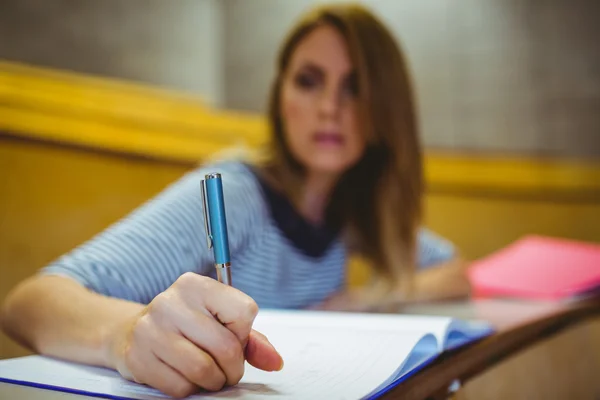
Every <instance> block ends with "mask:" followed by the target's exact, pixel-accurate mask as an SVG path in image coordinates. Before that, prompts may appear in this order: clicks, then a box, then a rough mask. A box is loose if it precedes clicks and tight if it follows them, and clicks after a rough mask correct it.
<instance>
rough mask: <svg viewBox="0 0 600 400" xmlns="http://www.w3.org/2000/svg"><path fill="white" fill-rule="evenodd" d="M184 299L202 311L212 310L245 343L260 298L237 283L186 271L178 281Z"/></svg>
mask: <svg viewBox="0 0 600 400" xmlns="http://www.w3.org/2000/svg"><path fill="white" fill-rule="evenodd" d="M174 285H176V286H177V287H178V288H181V294H182V296H183V300H184V301H185V302H186V303H187V304H188V305H189V306H190V307H191V308H192V309H195V310H198V311H202V310H203V309H206V310H208V311H209V312H210V313H211V314H212V315H214V316H215V318H216V319H217V320H218V321H220V322H221V323H222V324H223V325H225V326H226V327H227V329H229V330H231V332H233V333H234V334H235V335H236V336H237V338H238V339H239V340H240V342H242V344H243V345H245V343H246V341H247V340H248V335H249V334H250V330H251V329H252V324H253V322H254V318H256V315H257V314H258V306H257V304H256V302H255V301H254V300H253V299H252V298H251V297H249V296H248V295H246V294H245V293H243V292H241V291H240V290H238V289H235V288H234V287H231V286H228V285H224V284H222V283H220V282H218V281H216V280H214V279H212V278H208V277H204V276H200V275H197V274H194V273H186V274H184V275H182V276H181V277H180V278H179V279H178V280H177V282H176V283H175V284H174Z"/></svg>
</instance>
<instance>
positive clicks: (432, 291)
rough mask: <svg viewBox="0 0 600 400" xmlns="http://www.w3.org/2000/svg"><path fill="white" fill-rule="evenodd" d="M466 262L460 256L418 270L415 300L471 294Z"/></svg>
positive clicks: (451, 297)
mask: <svg viewBox="0 0 600 400" xmlns="http://www.w3.org/2000/svg"><path fill="white" fill-rule="evenodd" d="M465 272H466V264H465V262H464V261H462V260H461V259H459V258H456V259H453V260H451V261H449V262H446V263H444V264H441V265H437V266H434V267H431V268H428V269H425V270H423V271H419V272H417V274H416V276H415V286H414V289H415V291H414V296H413V300H414V301H437V300H451V299H457V298H464V297H467V296H469V294H470V291H471V289H470V285H469V281H468V279H467V276H466V273H465Z"/></svg>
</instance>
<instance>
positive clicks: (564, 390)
mask: <svg viewBox="0 0 600 400" xmlns="http://www.w3.org/2000/svg"><path fill="white" fill-rule="evenodd" d="M598 333H600V319H596V320H593V321H590V322H586V323H583V324H581V325H579V326H575V327H573V328H571V329H569V330H567V331H565V332H563V333H561V334H559V335H557V336H555V337H551V338H550V339H547V340H544V341H542V342H540V343H539V344H536V345H535V346H532V347H531V348H528V349H527V350H525V351H523V352H521V353H519V354H516V355H515V356H513V357H511V358H509V359H508V360H506V361H504V362H502V363H500V364H499V365H497V366H495V367H493V368H491V369H489V370H487V371H486V372H485V373H483V374H481V375H479V376H477V377H475V378H473V379H472V380H470V381H469V382H467V383H466V384H465V385H464V387H463V388H462V389H461V390H459V392H458V393H457V394H456V396H455V400H475V399H477V400H495V399H513V400H520V399H523V400H525V399H549V400H550V399H557V400H559V399H581V400H584V399H590V400H594V399H598V398H600V381H598V371H600V357H598V351H599V350H600V335H598Z"/></svg>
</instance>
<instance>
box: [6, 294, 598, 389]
mask: <svg viewBox="0 0 600 400" xmlns="http://www.w3.org/2000/svg"><path fill="white" fill-rule="evenodd" d="M400 311H401V312H403V313H408V314H425V315H427V314H429V315H448V316H453V317H457V318H463V319H472V318H478V319H485V320H488V321H490V322H491V323H492V324H493V325H494V326H495V327H496V329H497V333H495V334H494V335H492V336H491V337H489V338H486V339H484V340H482V341H480V342H478V343H475V344H472V345H470V346H467V347H465V348H462V349H459V350H457V351H455V352H453V353H449V354H446V355H444V356H442V357H441V358H440V359H439V360H437V361H436V362H434V363H433V364H432V365H430V366H428V367H427V368H425V369H424V370H422V371H421V372H419V373H418V374H416V375H415V376H414V377H412V378H411V379H410V380H408V381H407V382H404V383H402V384H400V385H398V386H397V387H396V388H394V389H393V390H392V391H390V392H389V393H387V394H386V395H385V396H384V397H383V398H384V399H396V398H398V399H407V400H410V399H438V398H448V397H454V398H455V399H456V400H473V399H505V398H510V399H520V398H523V399H537V398H540V399H542V398H543V399H573V400H580V399H582V400H583V399H588V398H589V399H598V398H600V379H597V375H598V371H600V318H598V317H599V316H600V299H597V300H594V301H586V302H580V303H577V304H555V303H523V302H515V301H500V300H486V301H471V302H457V303H443V304H429V305H413V306H410V307H406V308H404V309H402V310H400ZM532 351H533V352H535V351H538V352H540V351H541V353H542V354H544V355H545V356H546V357H545V358H544V357H541V359H540V358H539V357H536V355H535V354H533V356H532V354H531V352H532ZM573 351H575V353H573ZM569 352H570V353H571V354H570V355H569V354H568V353H569ZM594 352H595V353H594ZM538 356H539V354H538ZM553 357H558V358H559V359H558V360H552V358H553ZM540 361H541V362H542V363H544V362H545V363H546V365H545V366H544V365H542V367H545V368H541V369H540V368H539V367H540V365H539V363H540ZM552 361H554V362H552ZM536 368H537V371H536ZM540 370H541V372H542V374H541V375H540ZM557 370H560V371H561V372H560V373H561V374H562V376H561V375H559V374H558V373H556V371H557ZM565 370H570V372H571V374H570V377H571V380H570V381H565V376H566V375H569V374H564V373H563V372H564V371H565ZM519 379H522V380H523V382H528V383H530V384H531V383H533V385H530V386H529V387H527V388H525V390H521V389H523V386H522V385H521V386H519V385H518V383H519V382H518V381H519ZM540 379H541V380H540ZM457 380H458V381H460V382H461V383H462V385H463V386H462V388H461V389H460V390H459V391H458V392H457V393H448V390H447V389H448V387H450V386H451V384H452V383H453V382H455V381H457ZM552 381H554V383H557V384H558V385H559V386H560V385H562V390H563V391H562V392H561V391H560V389H559V391H557V389H555V388H554V387H553V385H552V384H551V383H552ZM542 385H543V386H542ZM565 385H567V386H569V387H568V388H566V389H565V388H564V386H565ZM574 385H575V386H576V387H573V386H574ZM555 386H556V385H555ZM519 390H521V391H519ZM573 394H575V395H573ZM21 398H26V399H31V400H69V399H72V400H78V399H84V398H90V399H91V397H86V396H78V395H73V394H68V393H61V392H53V391H46V390H41V389H34V388H28V387H24V386H17V385H10V384H2V383H0V399H21Z"/></svg>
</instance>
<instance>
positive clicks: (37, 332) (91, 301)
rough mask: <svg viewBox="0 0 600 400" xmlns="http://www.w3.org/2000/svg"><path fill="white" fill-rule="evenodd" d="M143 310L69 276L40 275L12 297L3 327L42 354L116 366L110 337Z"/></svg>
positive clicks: (5, 311) (23, 343)
mask: <svg viewBox="0 0 600 400" xmlns="http://www.w3.org/2000/svg"><path fill="white" fill-rule="evenodd" d="M142 308H143V306H142V305H141V304H137V303H132V302H128V301H124V300H119V299H114V298H109V297H106V296H102V295H98V294H96V293H93V292H91V291H89V290H87V289H86V288H84V287H82V286H81V285H79V284H78V283H76V282H75V281H73V280H71V279H68V278H64V277H58V276H40V277H34V278H30V279H28V280H26V281H24V282H23V283H21V284H20V285H19V286H17V287H16V288H15V289H14V290H13V291H12V292H11V293H10V294H9V296H8V297H7V299H6V302H5V304H4V305H3V308H2V314H1V323H2V328H3V330H4V331H5V332H6V333H7V334H8V335H9V336H10V337H12V338H13V339H14V340H16V341H17V342H19V343H21V344H22V345H24V346H26V347H28V348H30V349H32V350H34V351H36V352H38V353H41V354H45V355H50V356H55V357H59V358H64V359H68V360H72V361H77V362H82V363H86V364H91V365H99V366H105V367H111V366H110V365H108V364H109V361H108V357H107V356H108V346H110V333H111V332H112V331H113V330H114V329H115V327H116V326H118V325H119V324H122V323H124V322H125V321H127V320H128V319H130V318H131V317H133V316H134V315H135V314H137V313H139V312H140V311H141V310H142Z"/></svg>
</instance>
